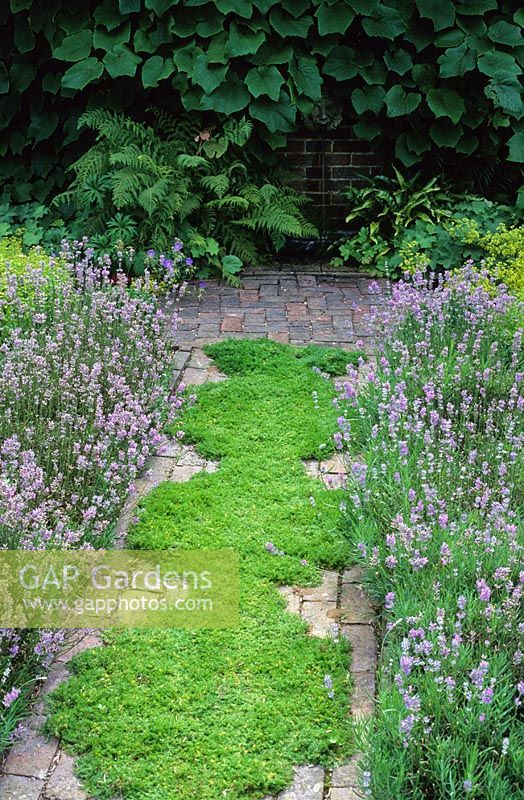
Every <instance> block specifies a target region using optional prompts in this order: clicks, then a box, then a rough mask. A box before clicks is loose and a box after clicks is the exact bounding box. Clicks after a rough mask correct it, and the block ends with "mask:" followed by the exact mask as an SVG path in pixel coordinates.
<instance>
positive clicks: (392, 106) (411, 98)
mask: <svg viewBox="0 0 524 800" xmlns="http://www.w3.org/2000/svg"><path fill="white" fill-rule="evenodd" d="M385 101H386V105H387V107H388V113H389V116H390V117H401V116H404V115H405V114H411V113H412V111H414V110H415V109H416V108H417V106H418V105H419V104H420V101H421V95H420V94H419V93H418V92H406V90H405V89H404V87H403V86H399V85H397V86H393V87H392V88H391V89H390V90H389V92H387V94H386V96H385Z"/></svg>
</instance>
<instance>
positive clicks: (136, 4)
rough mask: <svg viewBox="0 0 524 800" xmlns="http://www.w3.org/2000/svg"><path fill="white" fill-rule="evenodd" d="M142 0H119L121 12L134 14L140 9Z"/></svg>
mask: <svg viewBox="0 0 524 800" xmlns="http://www.w3.org/2000/svg"><path fill="white" fill-rule="evenodd" d="M140 5H141V2H140V0H118V7H119V9H120V13H121V14H132V13H133V12H136V11H140Z"/></svg>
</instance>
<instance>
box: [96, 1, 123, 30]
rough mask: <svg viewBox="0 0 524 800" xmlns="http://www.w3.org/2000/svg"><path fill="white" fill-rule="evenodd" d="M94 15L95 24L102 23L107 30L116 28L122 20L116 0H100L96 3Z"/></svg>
mask: <svg viewBox="0 0 524 800" xmlns="http://www.w3.org/2000/svg"><path fill="white" fill-rule="evenodd" d="M94 17H95V22H96V24H97V25H103V26H104V27H105V28H107V30H108V31H112V30H113V28H118V26H119V25H120V23H121V22H122V20H121V18H120V13H119V11H118V3H117V0H102V2H101V3H97V5H96V8H95V11H94Z"/></svg>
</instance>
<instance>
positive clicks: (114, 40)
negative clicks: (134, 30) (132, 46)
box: [93, 22, 131, 53]
mask: <svg viewBox="0 0 524 800" xmlns="http://www.w3.org/2000/svg"><path fill="white" fill-rule="evenodd" d="M130 35H131V25H130V23H129V22H126V24H125V25H124V26H123V27H122V28H120V30H118V31H115V32H114V33H113V32H112V31H105V30H104V29H103V28H95V30H94V31H93V47H94V48H95V50H104V51H105V52H106V53H107V51H108V50H111V48H112V47H114V46H115V45H116V44H126V43H127V42H128V41H129V37H130Z"/></svg>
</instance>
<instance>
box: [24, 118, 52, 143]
mask: <svg viewBox="0 0 524 800" xmlns="http://www.w3.org/2000/svg"><path fill="white" fill-rule="evenodd" d="M57 125H58V114H55V113H54V112H53V113H51V114H35V115H34V116H32V117H31V124H30V125H29V128H28V129H27V133H28V136H30V137H31V138H32V139H34V141H35V142H42V141H44V140H45V139H48V138H49V136H51V134H52V133H54V132H55V130H56V127H57Z"/></svg>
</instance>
